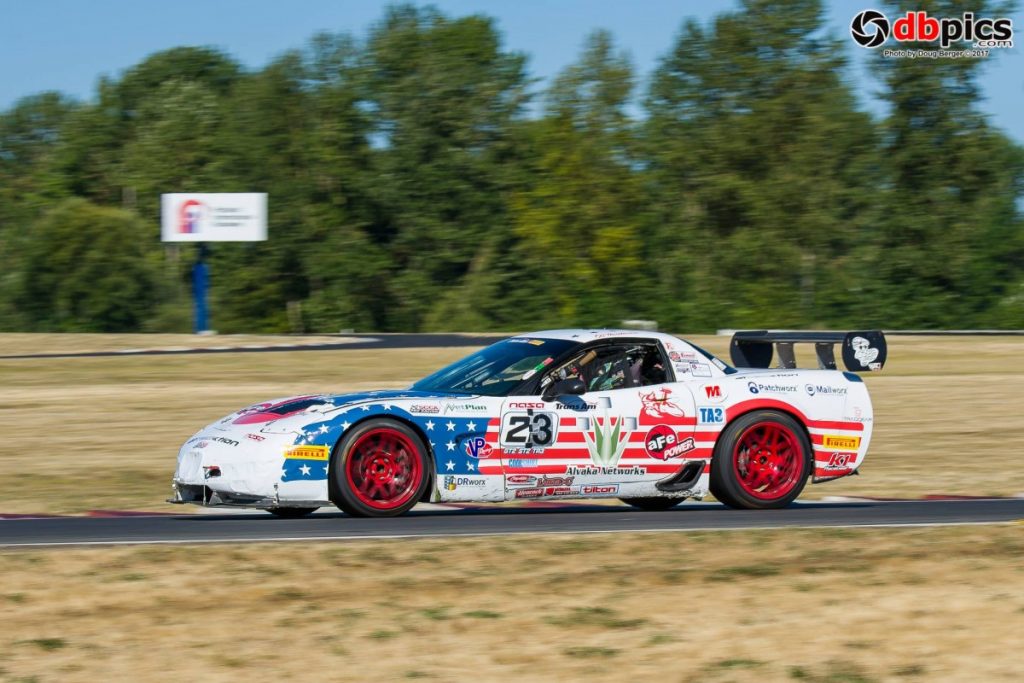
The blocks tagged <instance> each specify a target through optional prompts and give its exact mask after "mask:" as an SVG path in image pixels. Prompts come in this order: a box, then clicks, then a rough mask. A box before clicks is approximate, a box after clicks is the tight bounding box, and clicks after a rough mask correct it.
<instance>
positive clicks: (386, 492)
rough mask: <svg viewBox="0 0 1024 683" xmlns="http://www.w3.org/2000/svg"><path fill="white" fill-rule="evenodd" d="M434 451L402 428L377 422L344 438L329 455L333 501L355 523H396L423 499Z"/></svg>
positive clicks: (387, 421)
mask: <svg viewBox="0 0 1024 683" xmlns="http://www.w3.org/2000/svg"><path fill="white" fill-rule="evenodd" d="M433 471H434V468H433V463H432V460H431V457H430V451H429V450H428V449H427V447H426V445H425V444H424V443H423V440H422V439H421V438H420V436H419V434H417V433H416V431H415V430H414V429H413V428H412V427H410V426H409V425H407V424H406V423H404V422H400V421H398V420H393V419H388V418H375V419H372V420H367V421H366V422H360V423H359V424H357V425H356V426H355V427H353V428H352V429H350V430H349V431H348V432H346V433H345V436H343V437H342V438H341V440H340V441H339V442H338V443H337V445H336V446H335V447H334V452H333V453H332V455H331V467H330V490H331V500H332V502H333V503H334V504H335V505H337V506H338V507H339V508H340V509H341V510H342V511H343V512H345V513H347V514H349V515H352V516H353V517H397V516H398V515H401V514H404V513H406V512H408V511H409V510H410V509H412V507H413V506H414V505H416V503H418V502H419V501H420V500H421V499H422V498H423V496H424V494H425V492H426V490H427V487H428V485H429V483H430V477H432V476H433Z"/></svg>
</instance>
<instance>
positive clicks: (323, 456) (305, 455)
mask: <svg viewBox="0 0 1024 683" xmlns="http://www.w3.org/2000/svg"><path fill="white" fill-rule="evenodd" d="M284 457H285V460H327V459H328V458H329V457H331V449H330V448H329V447H327V446H293V447H292V448H289V449H288V450H286V451H285V452H284Z"/></svg>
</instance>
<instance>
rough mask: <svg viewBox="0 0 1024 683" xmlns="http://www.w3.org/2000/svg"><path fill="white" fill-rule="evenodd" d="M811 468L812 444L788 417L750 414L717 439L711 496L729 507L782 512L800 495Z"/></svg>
mask: <svg viewBox="0 0 1024 683" xmlns="http://www.w3.org/2000/svg"><path fill="white" fill-rule="evenodd" d="M810 463H811V444H810V443H809V441H808V439H807V435H806V434H805V433H804V431H803V429H801V428H800V425H799V424H798V423H797V422H796V421H795V420H794V419H793V418H792V417H790V416H788V415H786V414H784V413H779V412H775V411H758V412H755V413H750V414H748V415H744V416H742V417H740V418H739V419H737V420H736V421H735V422H733V423H732V424H730V425H729V426H728V427H726V429H725V430H724V431H723V432H722V435H721V436H720V437H719V440H718V444H717V445H716V446H715V455H714V457H713V459H712V465H711V492H712V493H713V494H714V495H715V497H716V498H718V499H719V500H720V501H722V502H723V503H725V504H726V505H729V506H730V507H742V508H777V507H784V506H786V505H789V504H790V503H791V502H793V501H794V500H795V499H796V497H797V496H798V495H800V492H801V491H802V490H803V488H804V484H806V483H807V475H808V473H809V472H810Z"/></svg>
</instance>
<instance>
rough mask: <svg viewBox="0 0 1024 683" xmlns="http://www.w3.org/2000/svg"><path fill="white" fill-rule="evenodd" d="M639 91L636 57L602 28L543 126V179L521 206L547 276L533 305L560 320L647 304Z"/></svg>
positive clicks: (597, 317)
mask: <svg viewBox="0 0 1024 683" xmlns="http://www.w3.org/2000/svg"><path fill="white" fill-rule="evenodd" d="M632 87H633V72H632V68H631V66H630V64H629V61H628V59H627V58H626V57H625V56H624V55H622V54H617V53H616V52H615V49H614V47H613V44H612V38H611V36H610V35H609V34H608V33H607V32H604V31H599V32H597V33H594V34H593V35H591V36H590V37H589V38H588V39H587V42H586V45H585V47H584V51H583V55H582V57H581V58H580V61H579V62H578V63H577V64H575V65H573V66H570V67H569V68H567V69H566V70H565V71H564V72H562V74H561V75H560V76H559V77H558V78H557V79H556V80H555V82H554V84H553V85H552V87H551V89H550V90H549V91H548V93H547V104H546V109H545V114H544V117H543V118H542V119H541V120H540V121H538V122H537V123H536V126H535V131H536V132H535V135H536V145H537V147H538V149H539V151H540V154H539V158H538V159H537V161H536V163H535V165H534V166H533V168H532V173H531V175H532V176H533V177H534V178H535V182H534V183H533V184H532V185H531V186H530V187H529V188H528V189H527V190H526V191H523V192H520V193H518V194H516V195H515V197H514V199H513V200H512V204H513V207H514V209H515V231H516V234H517V235H518V236H519V237H520V238H521V239H522V244H521V246H520V249H519V253H520V254H522V255H523V256H524V257H525V258H528V259H530V260H532V261H533V264H534V265H535V266H536V267H537V268H538V269H539V270H540V272H541V273H543V279H542V280H541V281H539V282H538V283H537V285H535V287H536V289H537V291H536V292H535V294H536V298H535V304H534V308H537V309H539V310H538V313H540V314H541V316H542V319H543V320H544V321H546V322H549V323H551V324H558V323H559V322H570V321H571V322H575V323H581V324H590V325H608V324H614V323H617V322H618V321H620V320H622V318H623V317H630V316H631V315H632V314H633V312H634V311H636V310H637V308H638V303H637V301H638V291H637V285H638V283H639V282H640V281H642V280H643V279H644V278H645V268H644V255H645V249H644V244H643V234H642V232H641V230H642V228H641V216H642V213H643V207H644V194H643V186H642V183H641V179H640V176H639V173H638V172H637V170H636V165H637V161H638V159H637V156H636V150H635V146H636V145H635V136H634V126H633V122H632V121H631V120H630V118H629V116H628V115H627V113H626V106H627V104H628V102H629V97H630V92H631V90H632ZM538 285H539V286H538ZM640 306H642V304H640Z"/></svg>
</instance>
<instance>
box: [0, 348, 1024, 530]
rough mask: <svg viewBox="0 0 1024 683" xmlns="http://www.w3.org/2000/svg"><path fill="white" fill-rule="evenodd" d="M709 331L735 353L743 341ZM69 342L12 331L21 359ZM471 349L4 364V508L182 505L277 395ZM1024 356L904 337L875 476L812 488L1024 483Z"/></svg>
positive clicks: (365, 379) (876, 395)
mask: <svg viewBox="0 0 1024 683" xmlns="http://www.w3.org/2000/svg"><path fill="white" fill-rule="evenodd" d="M75 336H77V337H95V335H75ZM694 339H695V341H697V342H698V343H701V344H702V345H704V346H706V347H707V348H709V349H710V350H713V351H716V352H719V353H722V354H725V353H726V348H727V342H728V340H727V338H724V337H695V338H694ZM68 343H69V340H68V339H66V338H64V337H63V336H62V335H0V348H2V349H3V350H4V353H7V354H14V353H32V352H37V353H38V352H48V351H52V350H54V349H61V350H70V349H69V348H68V347H67V346H66V345H67V344H68ZM82 343H84V342H82ZM163 343H164V342H160V344H163ZM118 344H120V345H123V347H125V348H142V347H146V346H154V345H160V344H157V343H156V342H155V341H154V339H153V338H152V337H148V336H147V337H142V336H130V337H129V336H121V337H118V338H117V344H114V342H113V341H111V340H101V339H92V341H91V342H90V344H89V345H88V346H90V347H91V348H112V347H113V348H118V347H119V346H118ZM80 346H81V344H80ZM468 351H469V349H464V348H449V349H404V350H403V349H400V350H381V351H359V350H352V351H315V352H280V353H248V354H245V353H240V354H216V355H182V356H138V357H135V356H128V357H113V358H109V357H108V358H70V359H38V360H6V361H4V360H0V435H2V436H3V438H2V439H0V467H2V468H3V474H4V476H3V477H2V478H0V513H16V512H51V513H66V512H80V511H84V510H88V509H126V508H127V509H151V510H152V509H155V510H160V509H162V510H167V509H168V506H166V505H165V504H164V503H163V500H164V499H165V498H166V497H167V495H168V492H169V487H170V476H171V473H172V471H173V468H174V459H175V454H176V453H177V449H178V446H179V445H180V444H181V443H182V442H183V441H184V440H186V439H187V438H188V437H189V436H190V435H191V434H192V433H194V432H195V430H196V429H198V428H199V427H201V426H202V425H204V424H207V423H209V422H210V421H212V420H213V419H215V418H217V417H219V416H221V415H223V414H226V413H228V412H230V411H232V410H235V409H237V408H239V407H241V406H243V405H248V404H250V403H253V402H256V401H259V400H264V399H266V398H271V397H276V396H287V395H294V394H300V393H307V392H321V391H348V390H359V389H369V388H381V387H400V386H405V385H407V384H409V383H410V382H411V381H413V380H414V379H416V378H418V377H421V376H423V375H424V374H426V373H427V372H429V371H431V370H433V369H436V368H437V367H439V366H441V365H443V364H445V363H448V362H450V361H452V360H454V359H456V358H458V357H461V356H463V355H465V354H466V353H468ZM1022 358H1024V338H1013V337H997V338H929V337H919V338H913V337H909V338H908V337H892V338H890V349H889V363H888V365H887V367H886V368H885V370H884V371H883V372H881V373H878V374H875V375H869V376H867V377H866V381H867V382H868V385H869V386H870V389H871V393H872V396H873V399H874V402H875V413H876V422H875V425H876V428H875V436H874V438H873V440H872V446H871V452H870V453H869V454H868V459H867V461H866V463H865V465H864V466H863V468H862V470H861V471H862V476H859V477H851V478H848V479H843V480H840V481H836V482H832V483H828V484H823V485H820V486H808V488H807V490H806V492H805V493H804V496H805V497H806V498H820V497H822V496H827V495H853V496H901V497H919V496H922V495H926V494H933V493H944V494H959V495H1013V494H1017V493H1020V492H1024V468H1022V467H1021V466H1020V463H1021V459H1022V457H1024V446H1022V444H1024V361H1022V360H1021V359H1022ZM176 510H180V509H176Z"/></svg>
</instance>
